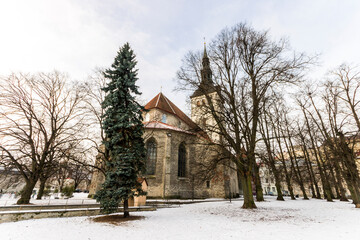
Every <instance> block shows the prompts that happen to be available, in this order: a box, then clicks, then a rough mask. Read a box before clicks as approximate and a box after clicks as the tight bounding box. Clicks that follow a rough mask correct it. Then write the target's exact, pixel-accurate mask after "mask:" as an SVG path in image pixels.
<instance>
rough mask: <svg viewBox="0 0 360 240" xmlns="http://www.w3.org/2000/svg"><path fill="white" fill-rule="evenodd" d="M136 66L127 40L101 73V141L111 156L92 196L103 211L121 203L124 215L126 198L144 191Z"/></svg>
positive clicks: (109, 211)
mask: <svg viewBox="0 0 360 240" xmlns="http://www.w3.org/2000/svg"><path fill="white" fill-rule="evenodd" d="M135 66H136V60H135V54H134V52H133V50H132V49H131V48H130V45H129V43H126V44H125V45H124V46H123V47H121V48H120V50H119V51H118V54H117V56H116V57H115V61H114V63H113V64H112V65H111V68H109V69H106V70H105V72H104V76H105V77H106V78H107V79H109V82H108V84H107V85H106V87H104V88H103V91H105V98H104V101H103V103H102V108H103V109H104V110H105V111H104V112H105V113H104V116H103V119H104V120H103V123H102V125H103V128H104V132H105V134H106V140H105V141H104V142H103V144H104V145H105V148H106V151H107V152H108V153H109V156H110V158H109V161H107V162H106V174H105V182H104V183H103V185H102V188H101V190H99V191H98V192H97V193H96V195H95V198H96V200H97V201H99V202H100V208H101V211H102V212H103V213H113V212H116V211H117V210H118V207H119V204H120V203H121V202H123V204H124V217H128V216H129V211H128V199H129V198H130V197H132V196H134V195H135V194H136V195H144V194H145V193H144V192H143V191H142V190H141V184H140V183H139V182H138V177H139V174H140V172H141V171H142V170H143V169H144V159H145V146H144V140H143V138H142V135H143V131H144V126H143V124H142V120H143V119H142V115H141V112H142V110H143V107H142V106H141V105H140V104H139V103H137V101H136V99H135V97H136V95H140V94H141V93H140V92H139V90H138V86H136V84H135V83H136V81H137V80H138V78H137V69H135Z"/></svg>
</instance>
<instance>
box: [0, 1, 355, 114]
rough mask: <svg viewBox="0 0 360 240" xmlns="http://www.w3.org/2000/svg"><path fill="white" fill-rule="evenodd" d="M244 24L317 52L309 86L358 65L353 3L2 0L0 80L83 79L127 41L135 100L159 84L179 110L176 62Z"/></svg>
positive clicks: (154, 90)
mask: <svg viewBox="0 0 360 240" xmlns="http://www.w3.org/2000/svg"><path fill="white" fill-rule="evenodd" d="M244 21H246V22H248V23H250V24H251V25H252V26H253V27H255V28H256V29H258V30H267V29H269V30H270V34H271V36H272V37H273V38H275V39H278V38H280V37H283V36H285V37H288V39H289V40H290V43H291V46H292V47H293V48H294V49H295V50H296V51H299V52H306V53H308V54H314V53H319V54H321V58H320V61H321V64H322V66H321V67H319V68H317V69H315V70H314V74H312V75H313V76H314V81H316V80H317V79H316V78H318V77H319V76H321V75H322V74H324V73H325V72H326V71H327V70H328V69H330V68H333V67H336V66H337V65H339V64H341V63H343V62H348V63H354V64H360V1H358V0H342V1H337V0H301V1H295V0H291V1H290V0H287V1H285V0H284V1H283V0H243V1H242V0H234V1H231V0H228V1H227V0H222V1H211V0H207V1H195V0H187V1H186V0H183V1H175V0H173V1H169V0H161V1H160V0H151V1H149V0H142V1H137V0H58V1H55V0H51V1H50V0H31V1H29V0H8V1H5V0H2V1H1V3H0V31H1V32H0V36H1V38H0V75H7V74H9V73H11V72H13V71H22V72H38V71H52V70H54V69H56V70H59V71H62V72H67V73H69V75H70V77H71V78H73V79H77V80H84V79H86V77H87V76H88V75H89V74H91V72H92V71H93V69H94V68H95V67H109V66H110V65H111V63H112V62H113V59H114V57H115V55H116V52H117V50H118V48H119V47H120V46H122V45H123V44H124V43H125V42H126V41H128V42H129V43H130V44H131V46H132V47H133V49H134V50H135V53H136V55H137V60H138V68H139V78H140V80H139V82H138V84H139V85H140V88H141V91H142V93H143V97H142V98H143V99H144V100H146V101H148V100H150V99H151V98H152V97H154V96H155V95H156V94H157V93H158V92H160V88H161V86H162V90H163V93H164V94H165V95H166V96H167V97H168V98H169V99H170V100H172V101H173V102H174V103H175V104H176V105H178V106H179V107H180V108H181V109H183V110H184V111H187V107H186V104H185V98H186V95H185V94H184V93H177V92H174V91H173V89H174V87H175V85H176V81H175V78H176V71H177V70H178V69H179V67H180V65H181V59H182V57H183V56H184V55H185V53H186V52H188V51H189V50H194V51H197V50H201V49H202V47H203V37H206V39H208V40H211V39H212V38H213V37H214V36H215V35H216V34H217V33H219V32H220V31H221V29H223V28H224V27H226V26H228V27H231V26H233V25H235V24H236V23H239V22H244Z"/></svg>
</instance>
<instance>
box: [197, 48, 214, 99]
mask: <svg viewBox="0 0 360 240" xmlns="http://www.w3.org/2000/svg"><path fill="white" fill-rule="evenodd" d="M200 73H201V82H200V85H199V88H198V89H196V91H195V92H194V93H193V95H192V96H191V97H197V96H201V95H204V94H205V93H209V92H214V91H215V89H214V83H213V81H212V71H211V68H210V60H209V57H208V55H207V51H206V43H205V42H204V54H203V57H202V69H201V70H200Z"/></svg>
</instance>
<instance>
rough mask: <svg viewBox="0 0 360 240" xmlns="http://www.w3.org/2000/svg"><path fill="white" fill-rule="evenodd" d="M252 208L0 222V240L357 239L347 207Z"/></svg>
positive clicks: (357, 221) (359, 217) (215, 206)
mask: <svg viewBox="0 0 360 240" xmlns="http://www.w3.org/2000/svg"><path fill="white" fill-rule="evenodd" d="M256 204H257V206H258V209H256V210H244V209H241V205H242V201H236V202H233V203H229V202H211V203H197V204H190V205H182V206H181V207H179V208H165V209H159V210H157V211H155V212H139V213H132V214H133V215H141V216H145V219H143V220H137V221H133V222H127V223H122V224H121V225H119V226H115V225H111V224H106V223H95V222H92V221H91V220H90V218H88V217H74V218H58V219H54V218H52V219H39V220H28V221H20V222H15V223H2V224H0V233H1V234H0V239H1V240H10V239H11V240H20V239H21V240H23V239H27V240H33V239H34V240H35V239H36V240H41V239H52V240H53V239H79V240H82V239H85V240H98V239H99V240H100V239H101V240H111V239H119V240H121V239H132V240H136V239H141V240H143V239H221V240H222V239H246V240H252V239H276V240H281V239H287V240H288V239H291V240H297V239H327V240H332V239H334V240H335V239H336V240H338V239H346V240H352V239H354V240H358V239H360V209H355V208H354V205H352V204H350V203H344V202H339V201H336V202H333V203H328V202H326V201H324V200H310V201H305V200H296V201H291V200H287V201H285V202H279V201H276V200H275V199H274V198H267V201H266V202H262V203H256Z"/></svg>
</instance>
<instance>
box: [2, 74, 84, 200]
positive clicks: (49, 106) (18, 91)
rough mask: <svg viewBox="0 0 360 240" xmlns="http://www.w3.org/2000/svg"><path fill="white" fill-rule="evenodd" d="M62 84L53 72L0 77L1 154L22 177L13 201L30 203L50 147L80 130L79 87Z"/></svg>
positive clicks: (64, 80) (58, 75) (61, 78)
mask: <svg viewBox="0 0 360 240" xmlns="http://www.w3.org/2000/svg"><path fill="white" fill-rule="evenodd" d="M67 84H70V83H69V82H68V79H67V77H66V76H65V75H64V74H61V73H59V72H56V71H55V72H52V73H39V74H35V75H30V74H21V73H19V74H12V75H10V76H9V77H7V78H5V79H2V81H1V85H0V91H1V94H0V118H1V121H2V127H1V128H0V141H1V143H0V149H1V150H2V152H3V155H2V156H1V159H2V161H8V162H10V163H11V164H12V165H13V166H14V167H16V168H17V169H18V171H19V172H20V173H21V174H22V176H23V178H24V179H25V181H26V186H25V187H24V189H23V190H22V192H21V198H20V199H19V200H18V202H17V203H18V204H24V203H25V204H26V203H29V200H30V196H31V194H32V190H33V188H34V186H35V184H36V182H37V181H38V180H39V178H40V176H41V174H42V173H43V171H44V168H45V167H46V166H47V165H48V164H49V163H50V161H51V160H52V158H50V157H49V156H50V153H51V152H52V151H53V149H56V148H60V147H61V146H62V145H64V144H66V143H68V142H71V141H73V140H74V136H76V135H78V134H80V133H81V132H82V130H83V128H82V127H83V126H82V125H81V123H82V120H83V119H82V118H83V117H82V113H81V111H80V110H79V107H80V103H81V101H82V99H83V94H82V91H81V90H80V89H79V88H77V87H76V86H75V85H70V86H67Z"/></svg>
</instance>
